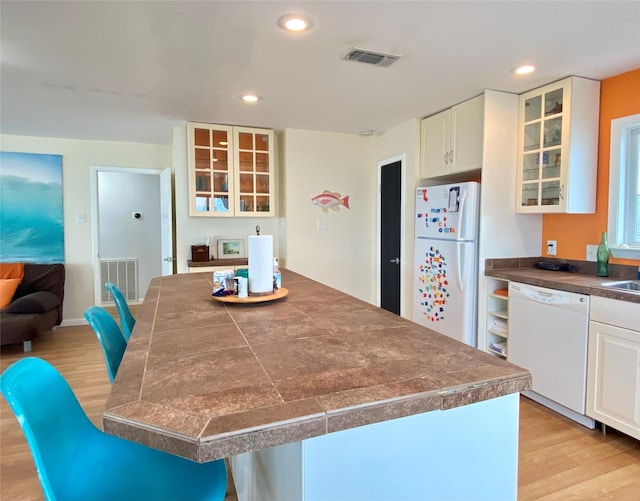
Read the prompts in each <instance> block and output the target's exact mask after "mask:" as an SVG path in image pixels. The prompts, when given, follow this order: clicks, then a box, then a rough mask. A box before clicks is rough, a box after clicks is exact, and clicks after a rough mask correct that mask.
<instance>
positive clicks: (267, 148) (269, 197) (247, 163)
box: [234, 127, 273, 215]
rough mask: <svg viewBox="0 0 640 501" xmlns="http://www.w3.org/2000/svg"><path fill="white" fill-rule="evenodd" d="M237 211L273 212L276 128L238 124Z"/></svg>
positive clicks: (236, 157) (236, 133) (236, 162)
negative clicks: (274, 133)
mask: <svg viewBox="0 0 640 501" xmlns="http://www.w3.org/2000/svg"><path fill="white" fill-rule="evenodd" d="M234 136H235V138H236V145H237V147H236V148H235V151H234V155H235V164H236V166H237V169H236V184H237V187H238V189H237V194H238V198H237V207H236V213H237V214H242V213H246V212H251V213H260V214H270V215H273V169H272V163H273V154H272V153H271V151H272V149H273V146H272V144H273V131H270V130H264V129H250V128H246V127H235V128H234Z"/></svg>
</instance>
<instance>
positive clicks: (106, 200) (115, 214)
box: [97, 171, 162, 300]
mask: <svg viewBox="0 0 640 501" xmlns="http://www.w3.org/2000/svg"><path fill="white" fill-rule="evenodd" d="M97 174H98V207H99V209H98V212H99V221H98V238H99V240H98V241H99V248H100V259H138V260H139V261H138V263H139V264H138V296H137V298H138V300H140V299H143V298H144V295H145V293H146V292H147V288H148V287H149V282H150V281H151V279H152V278H154V277H158V276H160V275H162V243H161V242H162V239H161V222H160V176H157V175H154V176H150V175H146V174H135V173H122V172H109V171H100V172H98V173H97ZM134 212H139V213H140V214H141V217H140V218H139V219H136V218H134V217H132V214H133V213H134Z"/></svg>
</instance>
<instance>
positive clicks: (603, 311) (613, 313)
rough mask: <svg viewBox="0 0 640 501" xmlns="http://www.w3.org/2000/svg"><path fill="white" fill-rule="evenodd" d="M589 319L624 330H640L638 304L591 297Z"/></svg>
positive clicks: (639, 309) (639, 308)
mask: <svg viewBox="0 0 640 501" xmlns="http://www.w3.org/2000/svg"><path fill="white" fill-rule="evenodd" d="M589 319H590V320H591V321H593V322H601V323H603V324H609V325H617V326H618V327H622V328H624V329H631V330H640V303H632V302H630V301H621V300H618V299H609V298H607V297H600V296H591V308H590V313H589Z"/></svg>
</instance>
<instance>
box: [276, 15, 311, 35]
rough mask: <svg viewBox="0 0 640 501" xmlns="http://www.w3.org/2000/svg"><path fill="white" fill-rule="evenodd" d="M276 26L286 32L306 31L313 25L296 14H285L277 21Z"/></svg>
mask: <svg viewBox="0 0 640 501" xmlns="http://www.w3.org/2000/svg"><path fill="white" fill-rule="evenodd" d="M278 26H280V28H282V29H283V30H286V31H295V32H300V31H307V30H309V29H311V26H313V23H312V22H311V20H310V19H308V18H306V17H304V16H298V15H296V14H285V15H284V16H282V17H280V19H278Z"/></svg>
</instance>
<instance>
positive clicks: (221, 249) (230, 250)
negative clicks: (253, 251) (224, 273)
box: [218, 239, 245, 259]
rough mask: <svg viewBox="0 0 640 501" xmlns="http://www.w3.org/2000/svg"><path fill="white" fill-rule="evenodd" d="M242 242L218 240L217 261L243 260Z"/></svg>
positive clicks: (237, 240) (239, 240)
mask: <svg viewBox="0 0 640 501" xmlns="http://www.w3.org/2000/svg"><path fill="white" fill-rule="evenodd" d="M243 257H245V256H244V240H242V239H232V240H218V259H229V258H234V259H238V258H243Z"/></svg>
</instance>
